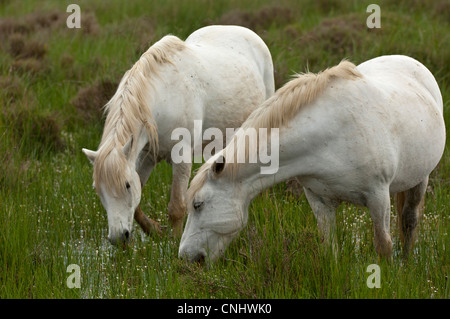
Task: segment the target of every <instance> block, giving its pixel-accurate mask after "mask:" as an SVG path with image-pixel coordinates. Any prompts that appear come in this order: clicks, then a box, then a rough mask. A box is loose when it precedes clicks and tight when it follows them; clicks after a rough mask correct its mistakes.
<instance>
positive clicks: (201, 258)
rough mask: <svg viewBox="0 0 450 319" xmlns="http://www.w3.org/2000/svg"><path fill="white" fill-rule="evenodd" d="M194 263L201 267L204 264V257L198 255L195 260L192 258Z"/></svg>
mask: <svg viewBox="0 0 450 319" xmlns="http://www.w3.org/2000/svg"><path fill="white" fill-rule="evenodd" d="M194 262H196V263H198V264H200V265H203V264H204V263H205V256H204V255H203V254H199V255H198V256H197V257H196V258H194Z"/></svg>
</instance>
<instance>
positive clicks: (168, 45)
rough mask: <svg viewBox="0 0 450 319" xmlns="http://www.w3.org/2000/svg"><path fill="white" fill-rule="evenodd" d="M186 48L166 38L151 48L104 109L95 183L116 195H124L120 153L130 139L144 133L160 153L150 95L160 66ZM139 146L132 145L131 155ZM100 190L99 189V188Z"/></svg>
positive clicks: (172, 38) (121, 156)
mask: <svg viewBox="0 0 450 319" xmlns="http://www.w3.org/2000/svg"><path fill="white" fill-rule="evenodd" d="M184 48H185V44H184V42H183V41H182V40H180V39H179V38H177V37H175V36H165V37H164V38H162V39H161V40H160V41H158V42H157V43H155V44H154V45H152V46H151V47H150V48H149V49H148V50H147V51H146V52H145V53H144V54H142V56H141V57H140V59H139V60H138V61H137V62H136V63H135V64H134V65H133V67H132V68H131V69H130V70H128V71H127V72H126V73H125V75H124V76H123V78H122V80H121V82H120V84H119V87H118V89H117V91H116V93H115V94H114V96H113V97H112V98H111V100H110V101H109V102H108V103H107V104H106V105H105V113H106V114H107V117H106V120H105V127H104V129H103V135H102V139H101V142H100V146H99V149H98V155H97V157H96V160H95V163H94V183H95V184H96V185H97V183H99V182H100V181H101V182H102V183H104V185H105V186H106V188H107V189H109V190H114V191H115V193H116V194H120V193H121V192H123V189H124V185H125V183H126V180H125V176H124V170H125V167H126V161H127V160H126V158H125V156H124V154H123V152H122V151H121V149H122V148H123V146H124V145H125V143H126V142H127V141H128V140H129V138H130V137H131V136H134V137H136V138H137V137H138V135H139V132H140V131H141V129H142V127H143V128H144V129H145V131H146V133H147V136H148V141H149V146H150V147H149V149H150V151H151V152H152V153H153V156H156V154H157V152H158V133H157V126H156V123H155V122H154V120H153V116H152V114H151V111H150V107H149V105H148V101H147V99H148V96H149V94H148V92H149V90H150V89H151V88H152V83H153V82H152V81H153V80H154V79H155V76H158V69H159V67H160V66H161V65H164V64H167V63H173V62H172V60H171V58H172V57H173V56H174V55H176V54H177V53H178V52H181V51H182V50H183V49H184ZM136 144H137V143H133V146H132V147H133V149H132V152H134V151H136V150H135V149H134V148H135V147H136ZM97 190H98V187H97Z"/></svg>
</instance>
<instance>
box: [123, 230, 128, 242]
mask: <svg viewBox="0 0 450 319" xmlns="http://www.w3.org/2000/svg"><path fill="white" fill-rule="evenodd" d="M123 235H124V236H125V239H126V240H128V239H129V238H130V232H129V231H128V230H126V231H125V233H124V234H123Z"/></svg>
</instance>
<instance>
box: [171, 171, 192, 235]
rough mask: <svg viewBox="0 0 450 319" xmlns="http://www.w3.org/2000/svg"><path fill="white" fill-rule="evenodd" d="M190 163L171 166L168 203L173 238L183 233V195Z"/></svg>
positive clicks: (184, 206) (184, 212)
mask: <svg viewBox="0 0 450 319" xmlns="http://www.w3.org/2000/svg"><path fill="white" fill-rule="evenodd" d="M191 168H192V163H180V164H173V167H172V171H173V174H172V175H173V177H172V190H171V193H170V202H169V207H168V211H169V220H170V223H171V224H172V228H173V233H174V235H175V236H181V234H182V233H183V222H184V216H185V214H186V203H185V195H186V190H187V186H188V183H189V177H190V176H191Z"/></svg>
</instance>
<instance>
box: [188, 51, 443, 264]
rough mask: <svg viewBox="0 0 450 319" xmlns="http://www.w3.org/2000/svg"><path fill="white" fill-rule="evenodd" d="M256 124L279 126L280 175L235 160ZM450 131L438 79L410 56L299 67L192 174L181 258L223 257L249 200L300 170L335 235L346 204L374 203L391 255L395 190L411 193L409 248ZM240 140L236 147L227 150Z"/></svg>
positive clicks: (382, 250)
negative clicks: (314, 69) (318, 68)
mask: <svg viewBox="0 0 450 319" xmlns="http://www.w3.org/2000/svg"><path fill="white" fill-rule="evenodd" d="M251 127H254V128H258V127H259V128H261V127H266V128H270V127H272V128H279V152H280V153H279V169H278V172H277V173H276V174H273V175H262V174H260V166H259V165H258V163H256V164H251V163H246V164H236V163H235V162H233V163H230V161H229V159H231V160H232V159H233V156H234V153H235V152H236V149H239V148H242V147H247V146H246V144H245V145H244V144H243V142H244V141H245V140H243V139H240V138H239V136H240V135H242V134H243V133H242V132H243V130H244V129H245V128H251ZM445 135H446V131H445V124H444V119H443V103H442V96H441V93H440V91H439V87H438V85H437V83H436V80H435V79H434V77H433V75H432V74H431V73H430V71H429V70H428V69H427V68H425V67H424V66H423V65H422V64H421V63H419V62H418V61H416V60H414V59H412V58H410V57H406V56H399V55H394V56H382V57H378V58H375V59H372V60H369V61H367V62H364V63H362V64H360V65H359V66H358V67H355V66H354V65H353V64H352V63H350V62H348V61H343V62H341V63H340V64H339V65H338V66H335V67H332V68H330V69H327V70H325V71H323V72H321V73H319V74H311V73H308V74H305V75H299V76H298V77H297V78H295V79H293V80H292V81H290V82H288V83H287V84H286V85H285V86H284V87H282V88H281V89H279V90H278V91H277V92H276V93H275V95H273V96H272V97H271V98H269V99H268V100H267V101H265V102H264V103H263V104H262V105H261V106H260V107H259V108H257V109H256V110H255V111H254V112H253V113H252V114H251V115H250V116H249V118H248V119H247V120H246V121H245V122H244V123H243V124H242V127H241V130H240V131H238V132H237V133H236V135H235V136H234V140H232V141H231V142H230V143H229V144H228V146H227V147H226V148H225V149H223V150H222V151H221V152H219V153H217V154H216V155H215V156H213V157H211V159H210V160H209V161H207V163H205V164H204V165H203V166H202V167H201V168H200V170H199V171H198V173H197V175H196V176H195V177H194V179H193V180H192V182H191V186H190V188H189V190H188V193H187V205H188V212H189V214H188V218H187V223H186V226H185V230H184V233H183V236H182V238H181V242H180V247H179V256H180V257H181V258H186V259H188V260H190V261H204V260H205V259H207V260H209V261H213V260H215V259H216V258H218V257H219V256H220V255H221V254H222V253H223V251H224V250H225V248H226V247H227V245H228V244H229V243H230V242H231V240H232V239H233V238H234V237H236V236H237V234H238V233H239V231H240V230H241V229H242V228H243V227H244V226H245V225H246V223H247V219H248V207H249V204H250V201H251V200H252V199H253V198H254V197H255V196H256V195H257V194H258V193H260V192H261V191H262V190H264V189H266V188H268V187H270V186H272V185H274V184H276V183H279V182H281V181H283V180H286V179H287V178H290V177H294V176H295V177H297V178H298V179H299V181H300V182H301V184H302V185H303V186H304V191H305V194H306V198H307V200H308V202H309V204H310V206H311V208H312V211H313V212H314V214H315V216H316V219H317V222H318V227H319V230H320V231H321V232H322V235H323V236H324V238H325V239H327V241H329V240H330V234H331V233H333V228H334V225H335V209H336V208H337V206H338V205H339V203H340V202H342V201H347V202H350V203H353V204H356V205H361V206H366V207H368V208H369V210H370V215H371V217H372V220H373V226H374V233H375V236H374V245H375V249H376V251H377V252H378V254H379V255H381V256H386V257H389V256H390V255H391V251H392V242H391V236H390V229H389V227H390V225H389V215H390V194H395V193H398V192H405V196H404V198H405V202H404V205H403V211H402V212H399V214H402V215H403V216H402V225H400V226H401V231H402V232H403V237H404V251H405V253H406V254H407V252H408V250H410V248H411V245H412V241H413V234H414V230H415V228H416V225H417V218H418V205H419V203H420V201H421V199H422V197H423V196H424V194H425V190H426V187H427V182H428V176H429V174H430V173H431V171H432V170H433V169H434V168H435V167H436V165H437V164H438V162H439V160H440V159H441V156H442V154H443V151H444V144H445V138H446V136H445ZM236 141H237V142H236ZM232 143H236V145H234V146H233V149H234V151H231V152H228V149H229V148H230V146H231V145H232ZM272 148H273V147H272Z"/></svg>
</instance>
